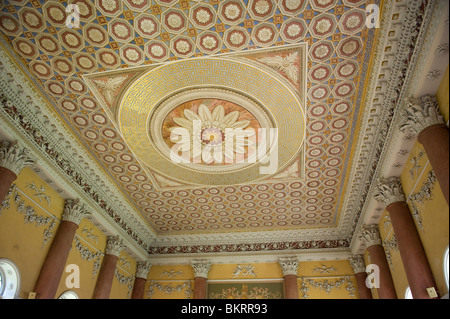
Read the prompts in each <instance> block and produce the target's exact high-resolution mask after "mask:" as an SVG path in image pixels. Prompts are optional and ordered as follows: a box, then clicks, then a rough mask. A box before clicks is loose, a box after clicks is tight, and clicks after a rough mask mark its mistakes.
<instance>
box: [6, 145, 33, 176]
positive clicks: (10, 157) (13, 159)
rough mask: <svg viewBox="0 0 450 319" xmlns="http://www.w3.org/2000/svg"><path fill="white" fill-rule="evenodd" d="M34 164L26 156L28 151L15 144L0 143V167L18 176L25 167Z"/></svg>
mask: <svg viewBox="0 0 450 319" xmlns="http://www.w3.org/2000/svg"><path fill="white" fill-rule="evenodd" d="M33 164H34V160H32V159H31V158H30V156H29V154H28V150H27V149H26V148H24V147H20V146H19V145H18V144H17V143H15V142H10V141H1V142H0V167H4V168H7V169H9V170H10V171H12V172H13V173H14V174H16V175H19V174H20V172H21V171H22V169H23V168H24V167H25V166H30V165H33Z"/></svg>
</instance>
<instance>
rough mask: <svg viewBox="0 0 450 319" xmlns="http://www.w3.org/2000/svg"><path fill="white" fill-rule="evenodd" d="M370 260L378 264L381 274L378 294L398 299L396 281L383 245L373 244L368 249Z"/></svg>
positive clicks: (384, 297)
mask: <svg viewBox="0 0 450 319" xmlns="http://www.w3.org/2000/svg"><path fill="white" fill-rule="evenodd" d="M367 250H368V251H369V255H370V260H371V262H372V263H373V264H375V265H377V266H378V269H379V271H380V272H379V275H380V277H379V278H380V283H379V284H380V287H379V288H378V296H379V298H380V299H397V293H396V292H395V286H394V281H393V279H392V275H391V270H390V268H389V264H388V262H387V259H386V253H385V252H384V248H383V246H382V245H381V244H380V245H373V246H370V247H369V248H368V249H367Z"/></svg>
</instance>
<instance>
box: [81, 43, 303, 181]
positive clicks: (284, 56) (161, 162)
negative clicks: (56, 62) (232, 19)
mask: <svg viewBox="0 0 450 319" xmlns="http://www.w3.org/2000/svg"><path fill="white" fill-rule="evenodd" d="M306 49H307V46H306V44H300V45H292V46H282V47H278V48H271V49H264V50H252V51H246V52H240V53H233V54H223V55H216V56H211V57H201V58H193V59H187V60H178V61H173V62H170V63H164V64H153V65H150V66H146V67H140V68H132V69H127V70H120V71H110V72H104V73H101V74H91V75H88V76H85V79H86V81H87V83H88V85H89V86H90V87H91V89H92V90H93V92H94V94H95V95H96V96H97V98H98V99H99V100H100V101H103V103H102V104H103V107H104V108H105V111H106V112H107V114H108V115H110V117H111V119H112V120H113V122H114V125H115V126H116V128H117V129H118V130H119V131H120V133H121V135H122V137H123V139H124V140H125V142H126V143H127V144H128V146H129V148H130V149H131V150H132V152H133V153H134V155H135V156H136V157H137V158H138V159H139V161H140V162H141V164H142V165H143V166H144V167H145V169H146V170H148V173H149V176H152V177H154V176H159V177H163V178H165V179H167V180H169V181H172V182H173V183H172V185H175V186H178V185H184V186H186V185H191V186H225V185H236V184H245V183H250V182H258V181H267V180H268V179H271V178H277V175H280V176H286V172H287V171H289V170H292V167H293V166H295V167H296V169H297V171H298V172H299V173H300V176H302V175H303V174H302V172H303V170H304V167H303V163H304V161H303V148H304V143H303V141H304V137H305V130H306V118H305V106H306V97H305V92H306V56H307V54H306ZM280 123H283V124H282V125H280ZM165 184H166V185H169V186H170V184H171V183H165ZM175 188H176V187H175Z"/></svg>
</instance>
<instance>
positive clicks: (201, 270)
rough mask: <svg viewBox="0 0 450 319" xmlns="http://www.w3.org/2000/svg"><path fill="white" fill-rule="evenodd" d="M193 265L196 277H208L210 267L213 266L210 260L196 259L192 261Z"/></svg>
mask: <svg viewBox="0 0 450 319" xmlns="http://www.w3.org/2000/svg"><path fill="white" fill-rule="evenodd" d="M191 266H192V269H193V270H194V277H202V278H208V272H209V268H210V267H211V264H210V263H209V261H208V260H203V259H194V260H192V261H191Z"/></svg>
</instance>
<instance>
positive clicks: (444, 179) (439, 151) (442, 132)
mask: <svg viewBox="0 0 450 319" xmlns="http://www.w3.org/2000/svg"><path fill="white" fill-rule="evenodd" d="M418 141H419V142H420V143H421V144H422V145H423V148H424V149H425V152H426V153H427V156H428V159H429V160H430V164H431V167H433V171H434V174H435V175H436V179H437V181H438V183H439V186H440V187H441V190H442V193H443V194H444V197H445V200H446V201H447V205H448V197H449V196H448V191H449V188H448V183H449V172H448V169H449V130H448V128H447V126H445V125H444V124H439V125H432V126H429V127H427V128H426V129H424V130H423V131H421V132H420V134H419V136H418Z"/></svg>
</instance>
